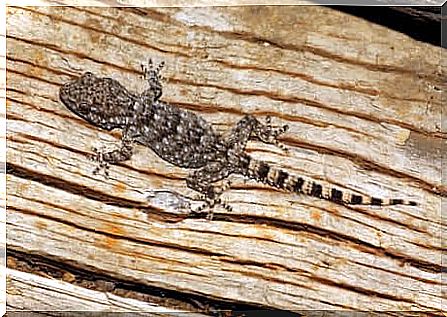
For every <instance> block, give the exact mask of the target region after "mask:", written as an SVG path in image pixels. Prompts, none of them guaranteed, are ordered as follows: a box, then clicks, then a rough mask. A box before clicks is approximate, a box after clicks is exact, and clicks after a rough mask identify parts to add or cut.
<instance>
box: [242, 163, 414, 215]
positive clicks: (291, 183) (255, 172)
mask: <svg viewBox="0 0 447 317" xmlns="http://www.w3.org/2000/svg"><path fill="white" fill-rule="evenodd" d="M246 159H247V160H248V162H247V163H248V164H246V166H248V169H247V173H246V176H248V177H250V178H253V179H255V180H257V181H260V182H262V183H264V184H267V185H270V186H273V187H276V188H280V189H284V190H287V191H290V192H294V193H298V194H305V195H309V196H313V197H318V198H322V199H326V200H330V201H333V202H335V203H338V204H341V205H374V206H389V205H409V206H417V203H416V202H415V201H411V200H405V199H389V198H385V199H383V198H376V197H370V196H367V195H358V194H353V193H349V192H345V191H341V190H339V189H336V188H332V187H330V186H323V185H321V184H318V183H316V182H313V181H310V180H305V179H304V178H301V177H298V176H294V175H289V173H287V172H285V171H283V170H281V169H276V168H274V167H273V166H270V165H268V164H267V163H264V162H262V161H258V160H255V159H253V158H251V157H247V158H246Z"/></svg>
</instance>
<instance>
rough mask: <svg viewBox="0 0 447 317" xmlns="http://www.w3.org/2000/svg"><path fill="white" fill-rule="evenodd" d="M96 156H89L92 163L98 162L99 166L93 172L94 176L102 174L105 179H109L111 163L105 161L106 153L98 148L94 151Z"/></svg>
mask: <svg viewBox="0 0 447 317" xmlns="http://www.w3.org/2000/svg"><path fill="white" fill-rule="evenodd" d="M92 150H93V152H94V153H95V154H93V155H89V159H90V161H93V162H96V163H97V166H96V167H95V169H94V170H93V175H98V174H102V175H103V176H104V178H106V179H107V178H109V167H110V165H109V163H108V162H106V161H105V160H104V153H105V152H104V151H103V150H100V149H98V148H95V147H94V148H93V149H92Z"/></svg>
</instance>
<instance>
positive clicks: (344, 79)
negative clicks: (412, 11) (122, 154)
mask: <svg viewBox="0 0 447 317" xmlns="http://www.w3.org/2000/svg"><path fill="white" fill-rule="evenodd" d="M328 17H330V18H328ZM7 25H8V34H7V35H8V38H7V57H8V62H7V67H8V77H7V83H8V92H7V115H8V132H7V140H8V153H7V154H8V156H7V159H8V172H9V175H8V179H7V180H8V184H7V186H8V187H7V188H8V208H9V209H8V217H7V224H8V228H7V230H8V232H7V233H8V235H7V242H8V247H9V249H10V250H14V251H17V252H24V253H26V254H29V256H30V257H32V255H33V254H35V255H39V256H43V257H45V258H47V259H50V260H54V261H55V263H56V262H57V263H59V264H61V263H62V264H63V263H67V264H69V265H71V266H74V267H78V268H80V269H83V270H88V271H89V272H91V274H92V275H94V274H103V275H106V276H110V277H111V278H112V277H113V278H117V279H121V280H126V281H129V283H135V284H137V285H148V286H151V287H158V288H161V289H166V290H175V291H177V292H180V293H182V294H195V295H201V296H205V297H206V298H210V299H213V300H216V301H226V302H233V303H244V304H250V305H254V306H256V307H270V308H279V309H287V310H299V309H337V310H339V309H361V310H439V309H445V308H446V307H445V299H446V294H445V293H442V290H441V287H442V286H444V287H445V281H441V272H440V271H441V269H444V270H445V267H442V263H441V251H442V250H443V249H444V250H445V244H442V241H441V235H442V234H445V227H444V226H445V222H443V221H444V220H443V219H442V218H441V199H442V197H443V196H445V195H446V194H447V188H446V185H445V180H443V179H442V178H441V177H442V175H441V167H442V165H441V153H442V147H443V146H444V147H445V141H446V136H447V135H446V131H445V130H442V124H444V127H445V122H442V121H441V120H442V118H441V105H442V104H441V101H442V100H441V89H444V88H445V87H444V86H443V85H444V83H445V75H444V74H443V73H442V72H441V71H442V67H443V65H441V64H440V54H441V49H440V48H438V47H434V46H431V45H428V44H424V43H420V42H416V41H414V40H412V39H410V38H409V37H407V36H404V35H402V34H399V33H396V32H393V31H389V30H387V29H385V28H383V27H380V26H377V25H372V24H370V23H368V22H365V21H362V20H360V19H358V18H354V17H351V16H349V15H346V14H342V13H339V12H336V11H333V10H331V9H328V8H322V7H227V8H170V9H162V8H157V9H155V8H152V9H149V8H146V9H137V8H133V9H116V8H113V9H112V8H110V9H105V8H68V7H40V8H36V7H28V8H9V9H8V16H7ZM148 57H152V58H153V59H155V60H156V61H161V60H164V61H166V64H167V67H166V70H165V73H164V74H165V76H166V78H167V80H168V82H167V83H166V85H165V91H164V97H163V99H164V100H165V101H168V102H171V103H173V104H176V105H178V106H180V107H183V108H185V109H190V110H192V111H196V112H197V113H200V114H201V115H203V116H204V117H205V118H206V119H207V120H209V121H210V122H213V123H214V124H215V126H216V128H217V129H219V130H222V131H225V130H227V129H229V128H230V127H231V126H232V125H233V124H234V123H235V122H237V120H239V119H240V118H241V117H242V116H243V114H244V113H251V114H253V115H256V116H259V117H262V116H265V115H272V116H273V117H274V120H273V122H274V123H276V124H288V125H290V127H291V129H290V131H289V132H288V133H287V135H286V136H284V138H283V141H284V142H285V143H286V145H287V146H288V147H289V148H290V152H289V153H284V152H282V151H281V150H279V149H277V148H275V147H274V146H268V145H264V144H260V143H256V142H253V143H250V145H249V150H250V153H251V154H252V155H253V156H255V157H257V158H262V159H264V160H266V161H268V162H271V163H272V164H274V165H277V166H281V167H282V168H284V169H287V170H289V171H290V172H294V173H296V174H299V175H304V176H306V177H310V178H314V179H318V180H320V181H322V182H327V183H330V184H334V185H337V186H340V187H341V188H343V189H345V190H352V191H358V192H362V193H365V194H374V195H376V196H383V197H401V198H408V199H412V200H416V201H418V202H420V206H418V207H401V206H396V207H392V208H391V207H384V208H377V207H366V206H365V207H361V206H359V207H349V208H348V207H342V206H338V205H335V204H332V203H330V202H326V201H322V200H319V199H314V198H310V197H304V196H298V195H295V194H289V193H284V192H279V191H276V190H274V189H271V188H269V187H267V186H263V185H260V184H257V183H255V182H251V181H248V182H244V180H243V179H242V178H240V177H233V178H232V180H233V188H232V189H231V190H229V191H228V193H226V194H225V195H224V198H225V199H226V200H227V202H228V203H229V204H231V205H232V206H233V208H234V211H233V212H231V213H229V212H227V211H225V210H216V215H215V219H214V220H213V221H211V222H209V221H207V220H204V219H187V218H185V216H184V215H183V214H181V213H179V212H177V211H176V210H173V209H169V208H167V209H163V208H161V207H160V205H157V204H156V203H155V201H152V202H151V203H147V200H146V195H147V192H148V191H150V190H155V189H164V190H169V191H171V193H178V194H181V195H187V196H194V193H193V192H191V191H190V190H188V189H187V188H186V186H185V176H186V175H187V172H188V171H186V170H182V169H180V168H176V167H173V166H171V165H169V164H167V163H166V162H164V161H162V160H161V159H159V158H158V157H157V156H155V155H154V154H153V153H152V152H151V151H150V150H149V149H147V148H144V147H138V153H137V154H136V155H135V156H134V157H133V159H132V160H131V161H129V162H126V163H125V164H121V165H119V166H112V167H111V171H110V178H109V179H107V180H105V179H104V178H103V177H101V176H94V175H92V170H93V169H94V165H93V164H92V163H91V162H90V161H89V160H88V159H87V157H86V154H88V153H91V148H92V147H93V146H101V145H104V144H113V143H114V142H116V141H117V139H118V138H119V133H116V132H113V133H105V132H104V131H99V130H98V129H96V128H95V127H92V126H90V125H89V124H87V123H86V122H83V121H82V120H80V119H79V118H77V117H75V116H74V115H73V114H72V113H70V112H69V111H68V110H67V109H66V108H64V106H63V105H62V104H61V103H60V102H59V100H58V89H59V87H60V85H61V84H62V83H65V82H66V81H69V80H70V79H72V78H73V77H74V76H76V75H79V74H81V73H82V72H84V71H87V70H89V71H92V72H94V73H98V74H101V75H105V76H106V75H107V76H110V77H113V78H115V79H117V80H119V81H121V82H122V83H123V84H124V85H126V86H127V87H128V88H130V89H133V90H141V89H142V88H143V85H144V83H143V82H142V80H141V73H140V63H141V62H144V61H146V59H147V58H148ZM443 299H444V304H443V303H442V300H443ZM93 300H94V299H93V298H92V301H93ZM443 305H444V306H443ZM91 307H92V308H95V307H96V306H94V305H93V303H92V306H91ZM26 308H28V309H32V308H33V307H26Z"/></svg>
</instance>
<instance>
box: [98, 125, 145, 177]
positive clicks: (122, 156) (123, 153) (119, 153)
mask: <svg viewBox="0 0 447 317" xmlns="http://www.w3.org/2000/svg"><path fill="white" fill-rule="evenodd" d="M137 131H138V129H136V128H135V127H134V126H129V127H127V128H126V129H124V131H123V135H122V137H121V141H120V144H119V145H118V148H116V149H114V150H108V151H105V150H99V149H96V148H94V149H93V151H94V152H95V154H94V155H93V156H91V159H92V160H93V161H95V162H97V163H98V166H97V167H96V168H95V169H94V170H93V174H95V175H96V174H98V173H99V172H100V171H101V170H103V171H104V175H105V176H106V177H108V176H109V173H108V168H109V164H116V163H119V162H124V161H127V160H129V159H130V158H131V157H132V154H133V141H132V140H134V139H135V137H136V136H138V132H137Z"/></svg>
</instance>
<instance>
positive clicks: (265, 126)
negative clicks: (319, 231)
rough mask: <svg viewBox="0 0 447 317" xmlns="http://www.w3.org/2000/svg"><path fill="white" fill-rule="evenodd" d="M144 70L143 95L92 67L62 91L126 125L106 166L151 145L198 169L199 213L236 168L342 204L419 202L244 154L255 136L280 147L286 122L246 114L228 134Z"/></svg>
mask: <svg viewBox="0 0 447 317" xmlns="http://www.w3.org/2000/svg"><path fill="white" fill-rule="evenodd" d="M161 68H162V64H161V65H160V66H158V67H157V68H154V67H153V66H152V62H151V61H150V63H149V67H148V68H144V69H143V70H144V74H145V78H146V80H147V82H148V85H149V87H148V88H147V89H146V90H145V91H143V92H142V93H141V94H136V93H133V92H130V91H128V90H127V89H126V88H125V87H124V86H123V85H121V84H120V83H119V82H118V81H116V80H114V79H111V78H104V77H97V76H96V75H94V74H92V73H90V72H87V73H84V74H83V75H82V76H80V77H79V78H77V79H76V80H74V81H72V82H69V83H67V84H65V85H63V86H62V87H61V89H60V92H59V97H60V99H61V101H62V103H63V104H64V105H65V106H66V107H67V108H68V109H70V110H71V111H72V112H73V113H75V114H76V115H78V116H79V117H81V118H83V119H84V120H86V121H88V122H89V123H91V124H93V125H94V126H97V127H99V128H102V129H105V130H108V131H110V130H112V129H120V130H122V138H121V144H120V146H119V147H118V149H116V150H113V151H109V152H99V153H97V156H96V159H97V160H98V161H99V162H100V164H101V165H102V166H106V165H107V164H108V163H112V164H113V163H117V162H121V161H125V160H128V159H130V158H131V156H132V153H133V146H134V143H139V144H141V145H144V146H147V147H149V148H151V149H152V150H153V151H154V152H155V153H156V154H157V155H158V156H159V157H161V158H162V159H163V160H165V161H167V162H169V163H171V164H173V165H176V166H179V167H183V168H187V169H192V171H191V172H190V174H189V175H188V178H187V180H186V184H187V186H188V187H189V188H191V189H193V190H196V191H198V192H200V193H201V194H202V195H203V196H204V197H203V198H204V201H205V203H204V204H203V206H201V207H199V209H198V210H197V211H200V210H203V209H204V208H206V207H208V208H210V210H212V208H213V207H214V206H215V205H216V204H222V205H223V206H225V207H226V208H227V209H231V208H230V207H228V206H227V205H226V204H224V203H222V202H221V200H220V198H219V196H220V195H221V194H222V192H223V191H224V190H226V189H227V188H228V187H229V182H223V184H221V185H216V184H217V183H218V182H219V181H222V180H227V178H228V176H230V175H231V174H240V175H244V176H246V177H248V178H251V179H255V180H257V181H259V182H262V183H264V184H268V185H270V186H273V187H276V188H280V189H283V190H287V191H289V192H295V193H299V194H306V195H311V196H314V197H318V198H322V199H326V200H330V201H333V202H335V203H338V204H343V205H345V204H354V205H359V204H364V205H365V204H366V205H396V204H403V205H416V203H415V202H413V201H408V200H403V199H381V198H374V197H370V196H366V195H361V194H354V193H349V192H345V191H341V190H339V189H337V188H332V187H329V186H322V185H321V184H318V183H317V182H314V181H311V180H306V179H304V178H302V177H299V176H295V175H291V174H289V173H288V172H286V171H284V170H281V169H277V168H275V167H273V166H271V165H269V164H267V163H265V162H262V161H258V160H255V159H254V158H252V157H250V156H249V155H248V154H247V153H246V152H245V147H246V144H247V142H248V140H249V139H257V140H259V141H261V142H264V143H270V144H275V145H278V146H281V145H280V143H279V142H278V141H277V138H278V136H279V135H281V134H283V133H284V132H286V131H287V129H288V127H287V126H286V125H285V126H282V127H280V128H273V127H272V126H271V125H270V121H269V120H267V122H266V123H262V122H260V121H259V120H258V119H256V118H255V117H253V116H251V115H246V116H244V117H243V118H242V119H241V120H240V121H239V122H237V123H236V125H235V126H234V127H233V128H232V130H231V131H230V133H229V134H228V135H226V136H223V135H221V134H219V133H217V132H216V131H215V130H214V129H213V127H212V126H211V124H209V123H208V122H207V121H205V120H204V119H203V118H202V117H200V116H198V115H197V114H195V113H193V112H190V111H187V110H183V109H181V108H179V107H177V106H175V105H170V104H168V103H165V102H163V101H161V100H160V97H161V96H162V85H161V77H160V70H161Z"/></svg>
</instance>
